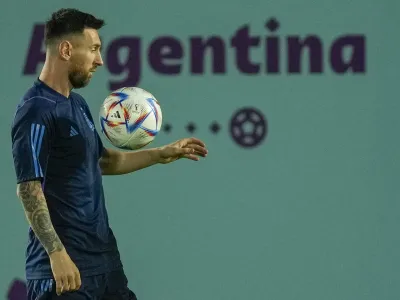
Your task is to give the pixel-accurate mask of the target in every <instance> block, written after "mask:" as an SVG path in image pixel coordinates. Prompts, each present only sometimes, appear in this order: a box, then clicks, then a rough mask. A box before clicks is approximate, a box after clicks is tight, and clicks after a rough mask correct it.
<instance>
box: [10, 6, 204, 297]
mask: <svg viewBox="0 0 400 300" xmlns="http://www.w3.org/2000/svg"><path fill="white" fill-rule="evenodd" d="M103 25H104V22H103V20H100V19H97V18H96V17H94V16H92V15H90V14H87V13H84V12H81V11H78V10H75V9H61V10H59V11H57V12H55V13H53V14H52V16H51V18H50V19H49V20H48V21H47V23H46V30H45V42H46V49H47V50H46V61H45V63H44V66H43V69H42V71H41V74H40V75H39V77H38V78H37V80H36V81H35V83H34V84H33V86H32V87H31V88H30V89H29V90H28V91H27V92H26V93H25V95H24V96H23V98H22V100H21V102H20V103H19V105H18V107H17V110H16V114H15V118H14V121H13V124H12V134H11V135H12V153H13V158H14V165H15V171H16V178H17V195H18V197H19V199H20V200H21V202H22V205H23V208H24V211H25V215H26V218H27V221H28V222H29V225H30V228H29V241H28V246H27V251H26V279H27V286H28V299H29V300H34V299H60V300H62V299H136V296H135V294H134V293H133V292H132V291H131V290H130V289H129V287H128V280H127V278H126V276H125V273H124V270H123V265H122V263H121V259H120V255H119V251H118V247H117V242H116V240H115V237H114V235H113V232H112V230H111V229H110V226H109V223H108V216H107V211H106V207H105V199H104V193H103V187H102V175H117V174H126V173H130V172H134V171H137V170H140V169H142V168H146V167H149V166H151V165H154V164H156V163H162V164H165V163H169V162H172V161H175V160H177V159H180V158H187V159H191V160H195V161H197V160H199V159H200V157H205V156H206V155H207V149H206V148H205V145H204V143H203V142H202V141H200V140H198V139H195V138H187V139H182V140H179V141H177V142H174V143H172V144H170V145H166V146H163V147H160V148H153V149H149V150H140V151H132V152H122V151H118V150H114V149H107V148H105V147H104V146H103V144H102V142H101V139H100V137H99V135H98V133H97V131H96V129H95V125H94V122H93V118H92V115H91V113H90V111H89V107H88V105H87V104H86V102H85V99H84V98H83V97H82V96H80V95H79V94H77V93H75V92H73V91H72V90H73V89H78V88H82V87H85V86H86V85H87V84H88V83H89V81H90V79H91V78H92V76H93V73H94V72H95V71H96V70H97V68H98V67H100V66H102V65H103V61H102V57H101V54H100V47H101V41H100V38H99V35H98V30H99V29H100V28H102V27H103Z"/></svg>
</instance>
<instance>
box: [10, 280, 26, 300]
mask: <svg viewBox="0 0 400 300" xmlns="http://www.w3.org/2000/svg"><path fill="white" fill-rule="evenodd" d="M6 299H8V300H27V295H26V283H25V281H23V280H21V279H14V280H13V281H12V282H11V283H10V287H9V288H8V292H7V297H6Z"/></svg>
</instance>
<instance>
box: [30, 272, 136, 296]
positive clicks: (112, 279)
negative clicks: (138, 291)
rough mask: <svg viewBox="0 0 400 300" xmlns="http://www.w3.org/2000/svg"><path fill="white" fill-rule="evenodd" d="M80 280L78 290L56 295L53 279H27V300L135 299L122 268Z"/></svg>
mask: <svg viewBox="0 0 400 300" xmlns="http://www.w3.org/2000/svg"><path fill="white" fill-rule="evenodd" d="M81 282H82V285H81V287H80V289H79V290H78V291H74V292H66V293H62V294H61V295H60V296H58V295H57V294H56V283H55V281H54V280H53V279H39V280H28V281H27V289H28V299H27V300H53V299H54V300H56V299H57V300H89V299H90V300H137V298H136V295H135V294H134V293H133V292H132V291H131V290H130V289H129V288H128V279H127V278H126V276H125V273H124V271H123V270H118V271H113V272H110V273H108V274H102V275H96V276H90V277H81Z"/></svg>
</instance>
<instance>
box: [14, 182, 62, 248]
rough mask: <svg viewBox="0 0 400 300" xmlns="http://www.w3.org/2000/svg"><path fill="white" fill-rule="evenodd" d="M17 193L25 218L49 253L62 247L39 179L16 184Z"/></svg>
mask: <svg viewBox="0 0 400 300" xmlns="http://www.w3.org/2000/svg"><path fill="white" fill-rule="evenodd" d="M17 194H18V197H19V199H20V200H21V202H22V205H23V207H24V210H25V215H26V218H27V219H28V222H29V224H30V225H31V228H32V230H33V231H34V233H35V234H36V236H37V238H38V239H39V241H40V242H41V243H42V245H43V247H44V248H45V250H46V251H47V253H48V254H49V255H50V254H51V253H53V252H55V251H60V250H62V249H64V245H63V244H62V242H61V240H60V238H59V237H58V235H57V233H56V231H55V229H54V227H53V224H52V222H51V219H50V214H49V209H48V207H47V203H46V199H45V197H44V194H43V190H42V186H41V184H40V182H39V181H28V182H23V183H20V184H18V187H17Z"/></svg>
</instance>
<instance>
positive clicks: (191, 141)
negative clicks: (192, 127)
mask: <svg viewBox="0 0 400 300" xmlns="http://www.w3.org/2000/svg"><path fill="white" fill-rule="evenodd" d="M158 154H159V157H158V162H159V163H161V164H167V163H170V162H173V161H175V160H177V159H180V158H187V159H191V160H194V161H198V160H199V159H200V158H199V157H200V156H201V157H206V156H207V154H208V150H207V149H206V145H205V144H204V143H203V142H202V141H201V140H199V139H196V138H186V139H182V140H178V141H176V142H174V143H171V144H169V145H166V146H163V147H161V148H159V153H158Z"/></svg>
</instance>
